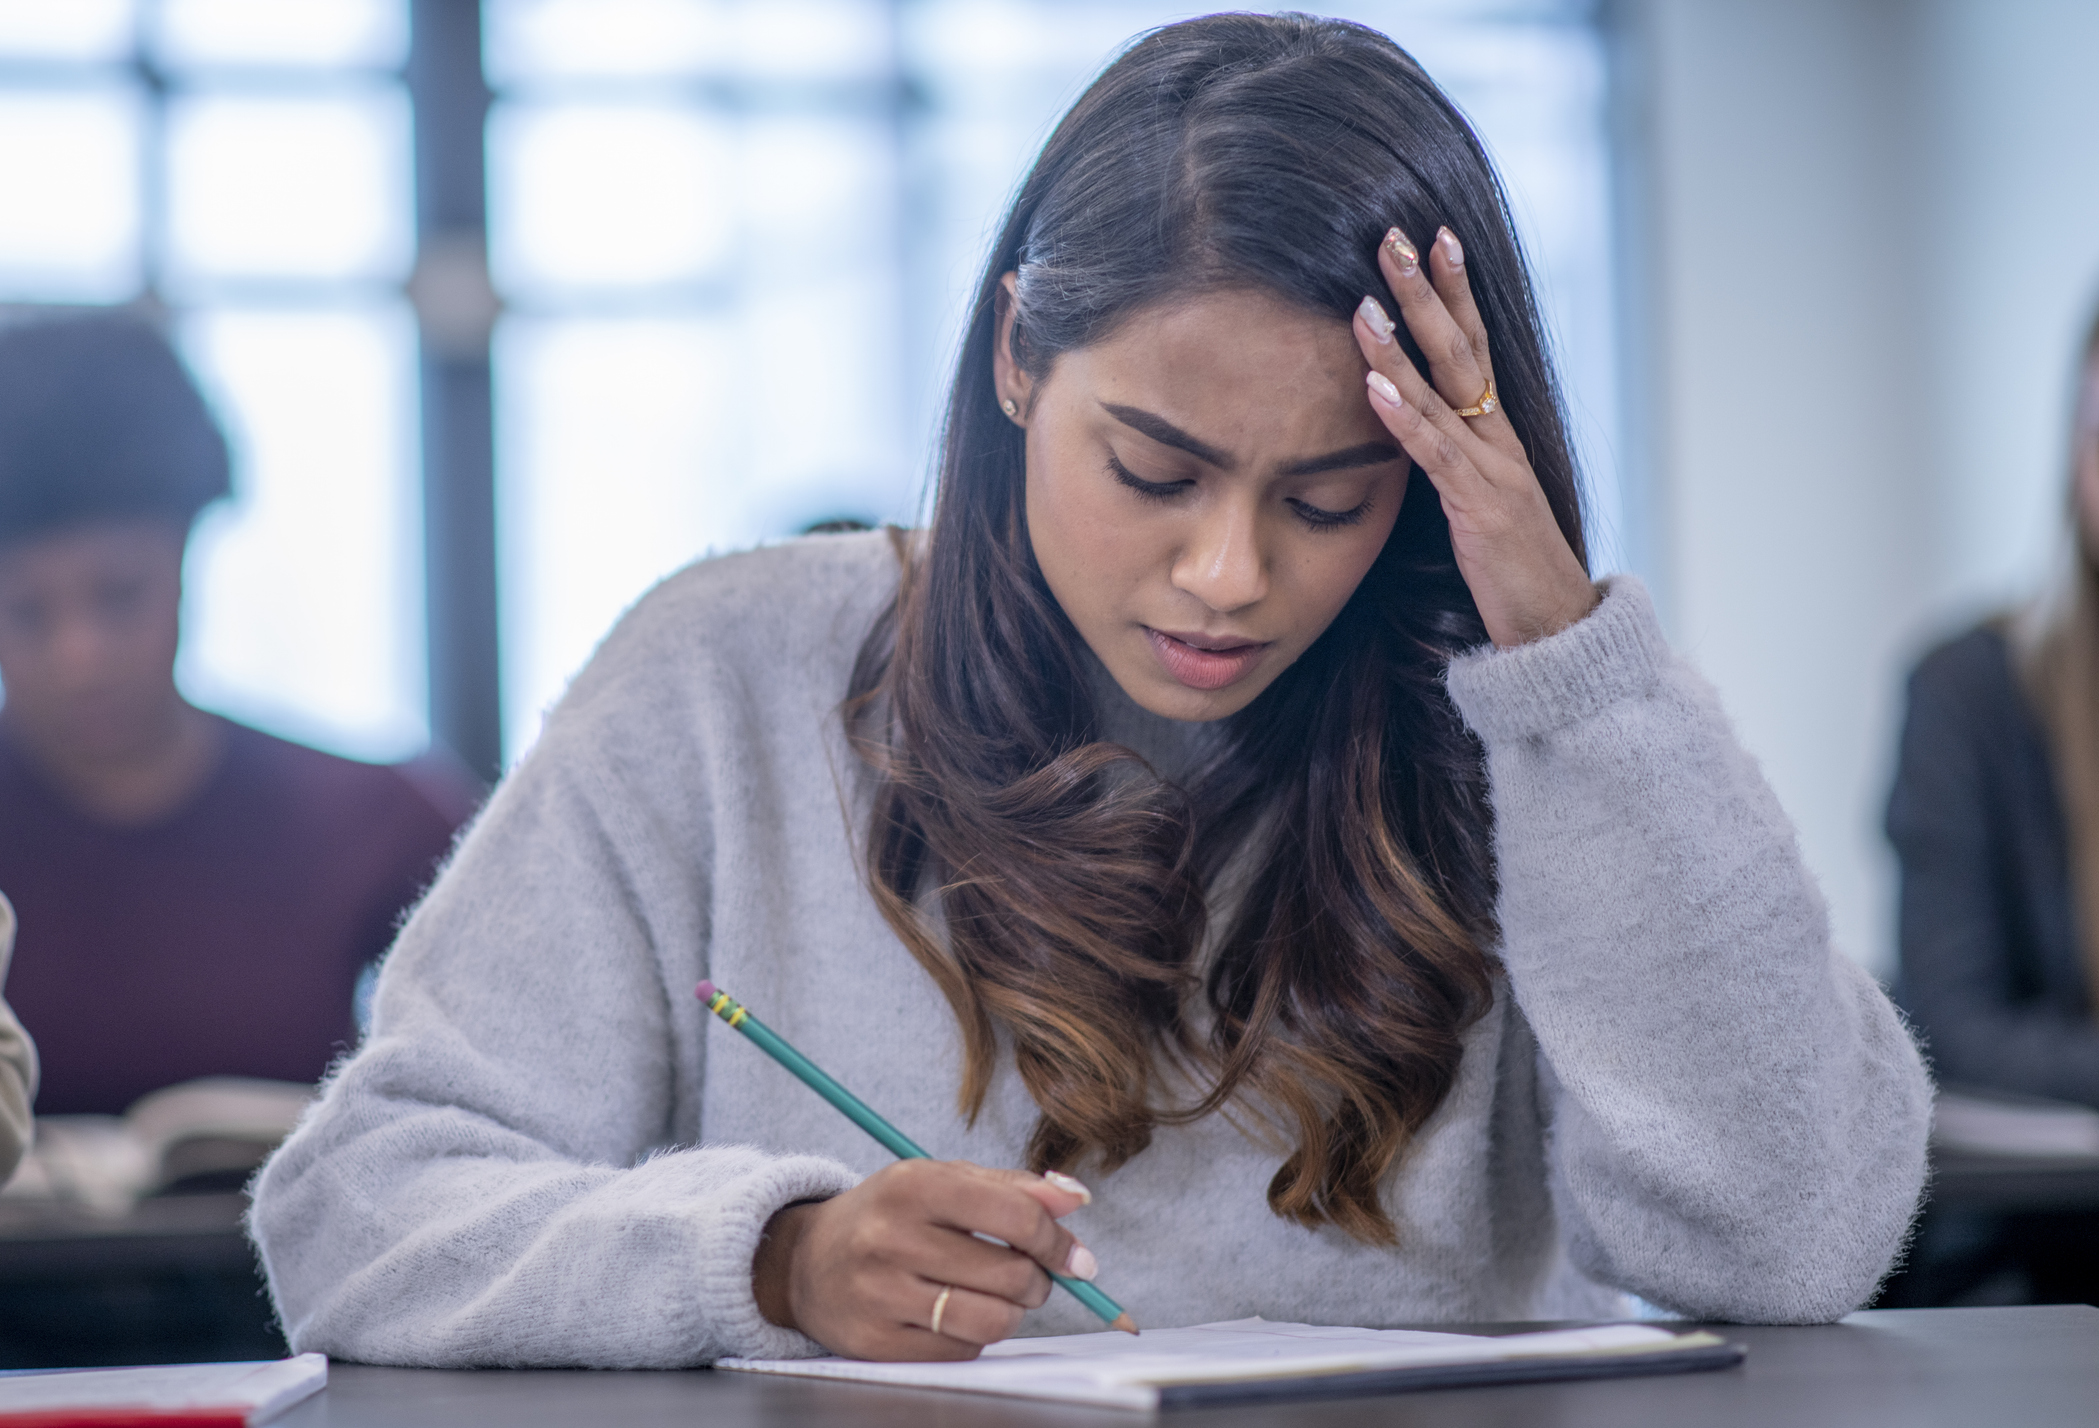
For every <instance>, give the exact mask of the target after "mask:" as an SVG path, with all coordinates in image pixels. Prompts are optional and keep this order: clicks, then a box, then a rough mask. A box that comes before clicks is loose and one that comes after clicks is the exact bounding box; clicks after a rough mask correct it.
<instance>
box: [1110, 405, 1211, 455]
mask: <svg viewBox="0 0 2099 1428" xmlns="http://www.w3.org/2000/svg"><path fill="white" fill-rule="evenodd" d="M1101 410H1102V411H1104V412H1106V413H1107V414H1108V415H1109V416H1111V417H1114V418H1115V419H1116V420H1117V421H1119V422H1121V423H1122V424H1123V425H1124V426H1126V427H1128V428H1130V430H1132V431H1136V432H1141V433H1143V434H1144V435H1146V436H1148V437H1150V438H1151V439H1152V440H1153V441H1156V442H1158V443H1159V444H1160V445H1161V446H1171V447H1173V448H1174V449H1175V450H1177V451H1185V452H1187V453H1188V454H1189V455H1190V456H1193V457H1194V458H1195V459H1196V460H1198V461H1207V462H1208V463H1209V464H1210V465H1212V466H1215V467H1217V468H1219V469H1220V470H1224V471H1229V470H1231V469H1232V468H1233V467H1234V466H1236V465H1238V463H1237V462H1236V461H1234V460H1233V459H1232V458H1231V457H1229V456H1227V455H1225V453H1223V452H1222V451H1219V450H1218V449H1217V448H1216V447H1214V446H1212V445H1210V444H1209V443H1208V442H1204V441H1197V440H1196V439H1195V438H1194V437H1192V436H1190V435H1189V434H1188V433H1187V432H1185V431H1182V430H1181V429H1180V428H1179V427H1177V426H1175V425H1174V424H1173V423H1172V422H1170V421H1168V420H1167V419H1166V418H1165V417H1162V416H1154V415H1153V414H1152V413H1150V412H1148V411H1145V410H1144V409H1143V408H1141V407H1119V406H1116V405H1114V404H1113V403H1111V402H1102V403H1101Z"/></svg>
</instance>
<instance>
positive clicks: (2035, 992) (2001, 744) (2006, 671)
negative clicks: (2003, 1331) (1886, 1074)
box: [1887, 322, 2099, 1302]
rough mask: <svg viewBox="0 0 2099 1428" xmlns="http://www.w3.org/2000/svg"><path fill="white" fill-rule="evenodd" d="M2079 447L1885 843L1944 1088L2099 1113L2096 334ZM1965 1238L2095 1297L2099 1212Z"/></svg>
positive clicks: (1927, 699)
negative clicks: (2057, 522) (2065, 515)
mask: <svg viewBox="0 0 2099 1428" xmlns="http://www.w3.org/2000/svg"><path fill="white" fill-rule="evenodd" d="M2073 440H2074V447H2073V455H2072V473H2073V474H2072V480H2071V502H2070V504H2071V509H2072V527H2073V530H2074V533H2075V541H2074V555H2073V558H2072V560H2071V562H2070V568H2069V570H2068V571H2067V573H2066V574H2065V576H2064V578H2063V579H2062V580H2060V581H2058V582H2057V583H2056V585H2055V586H2054V587H2053V588H2052V589H2051V590H2049V591H2048V592H2047V593H2046V594H2045V595H2044V596H2043V597H2042V598H2040V599H2039V600H2037V601H2035V602H2034V603H2032V604H2031V605H2029V606H2027V607H2025V608H2024V609H2021V610H2018V611H2016V612H2012V613H2009V614H2004V615H1999V616H1996V617H1993V618H1991V619H1989V620H1986V621H1984V622H1983V623H1982V624H1981V625H1979V626H1977V627H1976V628H1974V629H1971V630H1969V631H1967V632H1966V633H1964V634H1962V635H1960V636H1958V637H1957V638H1955V639H1953V640H1951V641H1948V642H1947V643H1945V644H1943V645H1940V646H1939V647H1938V648H1936V649H1934V650H1932V651H1931V652H1930V653H1929V654H1927V655H1926V656H1925V657H1924V659H1923V660H1922V661H1921V662H1920V663H1919V664H1918V666H1917V668H1916V671H1915V672H1914V673H1913V674H1912V675H1911V677H1910V682H1909V714H1908V718H1907V720H1906V722H1905V725H1904V728H1903V734H1902V745H1901V753H1900V757H1899V761H1898V764H1897V770H1896V776H1895V786H1894V791H1893V794H1892V796H1891V797H1890V799H1889V803H1888V821H1887V829H1888V836H1889V838H1890V839H1891V840H1892V841H1893V843H1894V845H1895V851H1896V853H1897V855H1898V857H1899V859H1900V862H1901V870H1902V891H1901V903H1900V947H1901V977H1900V987H1899V994H1900V1000H1901V1002H1902V1003H1903V1005H1904V1007H1905V1009H1906V1010H1907V1011H1908V1012H1909V1014H1910V1016H1911V1018H1912V1020H1913V1021H1914V1023H1915V1026H1916V1029H1917V1030H1918V1031H1919V1033H1921V1035H1922V1037H1923V1040H1924V1043H1925V1045H1926V1048H1927V1050H1928V1052H1929V1054H1930V1055H1931V1058H1932V1061H1933V1064H1934V1069H1935V1070H1936V1072H1937V1074H1938V1076H1939V1079H1940V1080H1941V1081H1942V1082H1943V1083H1946V1084H1949V1085H1952V1086H1956V1087H1968V1088H1976V1089H1981V1090H1986V1091H1997V1092H2010V1093H2014V1094H2019V1095H2025V1096H2041V1097H2047V1098H2050V1099H2053V1100H2057V1101H2068V1102H2078V1103H2082V1104H2084V1105H2088V1106H2099V1019H2095V1017H2094V989H2095V988H2099V322H2095V323H2094V325H2093V327H2092V329H2091V332H2090V334H2089V335H2088V337H2087V340H2086V344H2085V348H2084V364H2083V373H2082V385H2081V388H2080V397H2079V401H2078V404H2077V421H2076V426H2075V428H2074V438H2073ZM1942 1223H1943V1222H1942ZM1968 1231H1969V1233H1968V1235H1967V1237H1968V1238H1969V1239H1970V1240H1971V1241H1976V1242H1978V1243H1982V1244H1983V1245H1984V1248H1983V1249H1982V1250H1980V1251H1976V1252H1973V1253H1971V1254H1970V1255H1969V1256H1968V1257H1969V1259H1970V1260H1971V1262H1972V1263H1973V1264H1974V1265H1975V1266H1978V1267H1986V1266H1990V1265H1995V1266H1998V1267H2004V1266H2007V1265H2009V1266H2011V1267H2014V1268H2019V1269H2022V1270H2023V1272H2024V1273H2025V1274H2026V1276H2027V1278H2028V1280H2029V1289H2030V1292H2031V1293H2032V1294H2033V1295H2034V1296H2035V1297H2036V1298H2037V1299H2038V1300H2039V1302H2049V1301H2052V1300H2059V1299H2063V1298H2070V1299H2078V1300H2089V1299H2092V1298H2093V1297H2094V1296H2095V1294H2099V1216H2095V1215H2083V1216H2049V1217H2021V1218H2015V1219H2012V1220H2009V1221H2006V1222H2004V1223H2003V1224H1999V1225H1992V1226H1989V1227H1987V1228H1986V1229H1985V1230H1983V1231H1979V1232H1978V1231H1976V1229H1975V1227H1973V1226H1970V1227H1968ZM1971 1248H1972V1247H1971ZM1932 1250H1933V1243H1932V1237H1931V1235H1930V1234H1929V1233H1927V1234H1926V1236H1925V1238H1924V1241H1923V1244H1922V1245H1921V1247H1920V1258H1922V1259H1927V1260H1928V1259H1929V1258H1930V1257H1931V1252H1932ZM1969 1277H1971V1278H1972V1277H1973V1275H1970V1276H1969Z"/></svg>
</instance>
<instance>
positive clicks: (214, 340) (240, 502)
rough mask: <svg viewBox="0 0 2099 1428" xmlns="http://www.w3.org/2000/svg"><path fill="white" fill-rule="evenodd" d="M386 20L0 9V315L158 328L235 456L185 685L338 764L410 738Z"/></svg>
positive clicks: (401, 42)
mask: <svg viewBox="0 0 2099 1428" xmlns="http://www.w3.org/2000/svg"><path fill="white" fill-rule="evenodd" d="M407 40H408V30H407V13H406V9H405V6H404V5H403V4H401V3H399V0H298V3H280V0H160V2H159V3H154V4H132V3H120V2H119V0H68V3H66V4H62V5H54V4H48V3H42V0H5V3H0V193H4V194H6V195H7V196H8V197H7V200H6V201H5V202H4V203H0V303H5V304H8V305H11V306H26V305H38V306H42V305H50V304H68V303H112V302H130V303H138V304H142V305H144V306H146V307H147V308H149V309H155V308H164V309H165V310H166V311H167V312H168V313H169V315H170V318H171V330H172V333H173V335H174V336H175V337H176V339H177V342H178V344H179V345H180V346H181V347H182V349H183V350H184V352H185V355H186V356H188V357H189V359H190V361H191V363H192V365H193V367H194V368H195V370H196V371H197V373H198V376H199V378H200V380H201V381H202V383H203V384H204V386H205V388H206V390H207V392H208V393H209V394H210V395H211V396H212V398H213V399H214V404H215V406H216V407H217V408H218V411H219V414H220V416H221V419H222V420H223V421H224V422H225V424H226V427H227V430H228V436H229V437H230V438H231V440H232V443H233V447H234V452H235V475H234V498H233V500H232V501H231V502H229V503H228V504H227V505H226V506H225V507H224V508H222V509H219V510H215V511H213V512H211V513H209V514H207V515H206V517H205V518H204V520H203V521H202V522H201V523H200V525H199V527H198V530H197V535H196V539H195V541H194V543H193V545H192V548H191V564H190V581H189V590H188V595H187V608H186V609H185V612H184V615H185V630H186V639H185V641H184V649H183V655H182V663H181V669H180V677H181V681H182V684H183V687H184V689H185V691H186V692H187V693H188V694H189V695H190V696H191V697H192V698H194V699H196V700H197V701H198V702H199V703H202V704H205V705H208V706H210V707H213V708H218V709H222V710H224V711H226V712H227V713H229V714H232V715H234V716H235V717H237V718H242V719H246V720H248V721H250V722H253V723H256V724H259V725H261V726H263V727H265V728H270V729H273V730H275V731H277V732H280V733H283V734H286V735H288V736H291V737H294V738H300V739H304V740H307V741H309V742H313V743H316V744H319V745H321V746H323V747H326V748H331V749H334V750H337V751H339V752H343V753H348V754H352V755H360V756H364V757H372V758H390V757H398V756H401V755H404V754H406V753H409V752H412V751H413V750H415V749H417V748H419V747H420V746H421V745H422V744H423V743H424V742H425V740H426V739H427V737H428V726H427V722H426V718H425V712H424V694H423V689H424V681H423V637H422V618H423V611H422V579H421V561H422V551H421V525H420V509H421V508H420V504H419V497H418V488H417V485H416V474H415V473H416V460H415V419H416V418H415V411H416V403H415V389H414V371H415V345H414V341H415V337H414V327H413V323H412V319H411V317H410V314H409V312H408V310H407V307H406V305H405V303H404V302H403V300H402V298H401V296H400V292H401V283H402V280H403V278H404V277H405V275H406V273H407V271H408V267H409V264H410V261H411V260H412V258H413V256H414V253H413V249H414V224H413V221H412V194H411V192H410V168H409V116H408V106H407V99H406V96H405V94H404V92H403V90H402V87H401V84H400V81H399V77H398V72H399V69H400V66H401V64H402V61H403V59H404V57H405V54H406V50H407Z"/></svg>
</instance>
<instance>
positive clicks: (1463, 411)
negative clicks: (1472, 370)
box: [1457, 377, 1501, 417]
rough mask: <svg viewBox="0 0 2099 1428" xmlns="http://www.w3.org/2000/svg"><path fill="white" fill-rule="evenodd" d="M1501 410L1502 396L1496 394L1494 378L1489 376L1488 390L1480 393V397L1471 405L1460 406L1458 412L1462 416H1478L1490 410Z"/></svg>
mask: <svg viewBox="0 0 2099 1428" xmlns="http://www.w3.org/2000/svg"><path fill="white" fill-rule="evenodd" d="M1500 410H1501V398H1500V397H1498V396H1496V395H1495V394H1494V379H1493V378H1492V377H1489V378H1488V379H1487V390H1486V391H1484V392H1481V393H1480V399H1479V400H1478V401H1476V402H1474V403H1473V404H1472V405H1471V406H1469V407H1459V408H1458V409H1457V412H1458V415H1459V416H1461V417H1476V416H1485V415H1486V414H1487V413H1488V412H1498V411H1500Z"/></svg>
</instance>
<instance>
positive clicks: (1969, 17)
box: [1613, 0, 2099, 971]
mask: <svg viewBox="0 0 2099 1428" xmlns="http://www.w3.org/2000/svg"><path fill="white" fill-rule="evenodd" d="M1613 19H1614V23H1615V24H1616V25H1617V27H1618V30H1619V40H1620V47H1619V60H1620V69H1619V78H1620V82H1621V89H1620V98H1621V107H1622V116H1621V118H1622V123H1621V134H1622V137H1623V139H1624V141H1625V143H1626V150H1625V156H1626V161H1627V168H1626V183H1625V186H1624V193H1625V195H1626V199H1627V201H1626V203H1625V206H1624V212H1623V218H1624V222H1625V225H1626V235H1625V238H1626V253H1627V255H1628V262H1627V265H1626V272H1625V275H1624V276H1625V280H1626V283H1627V285H1628V288H1629V297H1630V312H1631V316H1632V319H1633V320H1632V321H1631V322H1629V324H1628V328H1629V333H1630V339H1629V340H1630V343H1631V360H1630V365H1629V373H1630V380H1629V381H1628V384H1627V385H1628V403H1627V414H1626V424H1627V428H1628V432H1629V437H1628V447H1629V451H1628V457H1629V462H1630V465H1631V466H1632V468H1633V469H1634V470H1635V471H1636V472H1637V476H1638V479H1637V480H1633V481H1629V482H1628V485H1629V486H1630V487H1631V488H1632V489H1634V490H1635V491H1636V492H1637V493H1638V498H1639V499H1641V500H1643V501H1644V503H1645V512H1644V514H1645V521H1644V527H1643V528H1644V532H1645V536H1644V539H1643V540H1642V541H1640V542H1638V543H1636V564H1638V565H1640V566H1642V567H1644V568H1645V569H1646V570H1647V571H1648V572H1649V573H1650V574H1651V575H1652V576H1653V578H1654V580H1655V583H1656V585H1657V587H1658V589H1659V591H1660V592H1661V595H1662V599H1663V607H1664V612H1665V619H1666V621H1667V623H1668V624H1669V627H1670V630H1671V633H1672V635H1673V637H1674V638H1675V640H1676V642H1677V644H1678V647H1679V648H1681V649H1682V650H1684V651H1685V653H1687V654H1688V655H1689V656H1690V657H1691V658H1692V659H1693V660H1694V661H1695V662H1696V663H1697V664H1698V665H1699V666H1700V667H1701V668H1702V669H1703V670H1704V671H1705V672H1706V673H1707V674H1708V675H1709V676H1710V677H1711V678H1712V679H1713V680H1714V681H1715V683H1716V684H1718V686H1719V687H1720V690H1721V693H1722V697H1723V698H1724V699H1725V701H1726V704H1727V707H1728V709H1729V711H1730V713H1731V714H1732V715H1733V717H1734V719H1735V720H1736V722H1737V725H1738V727H1739V729H1740V731H1741V733H1742V736H1743V738H1744V740H1745V741H1746V742H1747V743H1748V745H1749V747H1750V748H1751V750H1752V751H1754V752H1755V753H1756V754H1757V755H1758V756H1759V758H1760V759H1762V761H1763V763H1764V766H1765V768H1766V771H1767V772H1768V774H1769V775H1770V778H1771V781H1772V783H1773V785H1774V786H1775V787H1776V789H1777V791H1778V795H1779V797H1780V799H1781V800H1782V801H1783V802H1784V804H1785V805H1786V807H1787V809H1788V810H1789V811H1790V812H1791V813H1792V815H1793V817H1794V819H1795V820H1796V822H1797V823H1798V825H1799V828H1800V834H1801V843H1802V848H1803V850H1804V852H1805V854H1806V856H1807V859H1808V862H1809V864H1810V865H1811V866H1812V867H1813V869H1814V870H1815V872H1816V874H1817V875H1818V876H1819V878H1820V879H1821V881H1822V883H1823V886H1824V888H1825V890H1826V891H1827V892H1828V894H1829V897H1830V902H1831V906H1832V910H1833V913H1834V916H1835V920H1836V930H1837V936H1838V940H1839V942H1840V943H1841V945H1843V946H1844V948H1845V950H1847V951H1848V952H1850V953H1851V954H1852V955H1853V956H1856V957H1858V958H1859V959H1860V960H1862V961H1864V962H1865V963H1866V964H1867V965H1869V966H1872V967H1874V968H1875V969H1876V970H1883V971H1885V970H1886V969H1887V968H1888V967H1889V966H1890V965H1891V962H1892V956H1893V939H1892V895H1893V868H1892V861H1891V859H1890V857H1889V855H1888V853H1887V851H1886V849H1885V846H1884V843H1883V840H1882V838H1881V836H1880V832H1879V820H1880V814H1881V808H1882V804H1883V802H1884V800H1885V798H1886V789H1887V779H1888V776H1889V770H1890V760H1891V753H1892V744H1893V740H1894V737H1895V734H1896V730H1897V728H1898V726H1899V721H1900V716H1901V707H1900V701H1901V680H1902V677H1903V673H1904V671H1905V670H1906V668H1907V666H1908V664H1909V662H1910V661H1911V660H1912V659H1913V658H1914V657H1915V655H1916V654H1917V653H1918V652H1919V651H1920V650H1921V648H1923V646H1924V644H1925V643H1926V642H1927V641H1928V640H1929V638H1931V637H1932V636H1933V635H1935V634H1937V633H1941V632H1944V631H1946V630H1948V629H1950V628H1952V627H1953V626H1954V625H1955V624H1956V623H1957V622H1958V621H1959V620H1961V619H1963V618H1966V617H1968V616H1969V615H1971V614H1972V613H1974V612H1975V611H1976V610H1978V609H1980V608H1982V607H1983V605H1984V604H1985V603H1987V602H1988V601H1991V600H1996V599H2003V598H2008V597H2009V596H2011V595H2013V594H2015V593H2017V592H2018V591H2020V590H2022V589H2026V588H2030V586H2031V585H2032V584H2033V583H2034V582H2035V581H2037V580H2038V579H2039V577H2040V575H2041V574H2042V567H2043V565H2044V563H2045V559H2046V556H2047V553H2048V551H2049V550H2050V548H2051V544H2052V540H2053V537H2054V533H2055V531H2056V530H2057V528H2058V527H2059V524H2060V522H2059V520H2058V519H2057V512H2058V510H2059V506H2060V489H2061V476H2060V471H2061V469H2062V457H2061V452H2062V447H2063V432H2064V431H2065V428H2066V423H2067V401H2066V399H2067V393H2068V389H2069V384H2068V380H2067V368H2068V364H2069V363H2070V361H2071V352H2072V349H2073V347H2074V334H2075V333H2076V332H2077V330H2078V329H2079V328H2080V326H2081V323H2082V321H2083V318H2084V313H2085V309H2086V307H2087V305H2088V302H2089V300H2090V297H2091V293H2092V284H2093V280H2094V278H2095V277H2099V184H2095V183H2094V178H2095V177H2099V173H2095V169H2099V164H2095V163H2094V161H2093V160H2092V158H2091V157H2090V155H2089V150H2090V149H2091V147H2092V146H2093V144H2094V142H2095V141H2099V84H2094V83H2092V82H2091V81H2090V79H2089V77H2088V75H2087V74H2086V73H2084V71H2085V70H2086V69H2087V68H2088V66H2089V57H2090V56H2091V55H2093V54H2095V53H2099V5H2092V4H2088V3H2087V4H2080V3H2077V0H1987V3H1986V2H1985V0H1937V3H1909V4H1905V3H1894V0H1633V3H1630V4H1627V5H1625V6H1624V7H1622V8H1621V9H1619V10H1617V11H1615V12H1614V13H1613Z"/></svg>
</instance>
